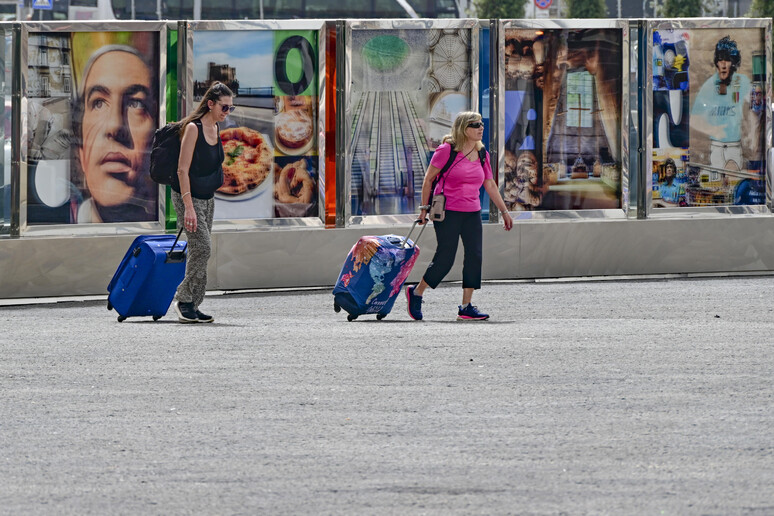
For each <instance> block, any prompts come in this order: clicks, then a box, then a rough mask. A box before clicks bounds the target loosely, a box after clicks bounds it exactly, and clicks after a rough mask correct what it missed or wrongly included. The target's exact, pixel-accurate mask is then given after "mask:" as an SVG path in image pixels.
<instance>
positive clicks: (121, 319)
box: [118, 315, 126, 322]
mask: <svg viewBox="0 0 774 516" xmlns="http://www.w3.org/2000/svg"><path fill="white" fill-rule="evenodd" d="M125 320H126V317H124V316H123V315H119V316H118V322H124V321H125Z"/></svg>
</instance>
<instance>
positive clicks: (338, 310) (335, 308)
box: [333, 301, 341, 313]
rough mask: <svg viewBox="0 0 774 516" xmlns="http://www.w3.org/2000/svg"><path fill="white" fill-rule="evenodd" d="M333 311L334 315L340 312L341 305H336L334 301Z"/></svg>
mask: <svg viewBox="0 0 774 516" xmlns="http://www.w3.org/2000/svg"><path fill="white" fill-rule="evenodd" d="M333 311H334V312H336V313H339V312H341V305H340V304H338V303H337V302H336V301H334V302H333Z"/></svg>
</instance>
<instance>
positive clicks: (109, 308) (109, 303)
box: [107, 301, 113, 310]
mask: <svg viewBox="0 0 774 516" xmlns="http://www.w3.org/2000/svg"><path fill="white" fill-rule="evenodd" d="M107 309H108V310H112V309H113V303H111V302H110V301H108V305H107Z"/></svg>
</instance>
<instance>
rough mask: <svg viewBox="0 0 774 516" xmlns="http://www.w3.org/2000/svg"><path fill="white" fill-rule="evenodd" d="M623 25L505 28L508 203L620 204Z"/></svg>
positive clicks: (533, 206)
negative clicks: (620, 26)
mask: <svg viewBox="0 0 774 516" xmlns="http://www.w3.org/2000/svg"><path fill="white" fill-rule="evenodd" d="M622 37H623V36H622V33H621V30H620V29H545V30H542V29H541V30H535V29H506V30H505V49H504V51H505V95H504V106H503V109H504V114H505V127H504V137H505V156H504V158H505V180H504V181H503V185H502V186H501V191H502V195H503V199H504V200H505V204H506V205H507V206H508V209H510V210H514V211H534V210H586V209H595V210H598V209H615V208H620V207H621V206H622V200H621V174H622V168H623V167H622V161H621V159H622V158H621V155H622V145H621V126H622V123H621V122H622V121H621V106H622V103H623V91H622V84H623V81H622V79H623V70H622V66H623V55H622V48H623V46H622V45H621V41H622Z"/></svg>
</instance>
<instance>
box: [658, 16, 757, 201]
mask: <svg viewBox="0 0 774 516" xmlns="http://www.w3.org/2000/svg"><path fill="white" fill-rule="evenodd" d="M652 44H653V63H652V67H653V156H652V174H653V178H652V190H653V191H652V201H651V205H652V207H654V208H671V207H678V206H685V207H698V206H727V205H763V204H765V203H766V178H765V167H764V164H765V142H764V138H765V137H764V133H765V118H766V117H765V106H766V99H765V91H766V86H765V72H766V70H765V47H764V38H763V33H762V31H761V30H760V29H749V28H748V29H744V28H740V29H725V28H724V29H710V28H702V29H679V30H660V31H658V30H657V31H653V41H652Z"/></svg>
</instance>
